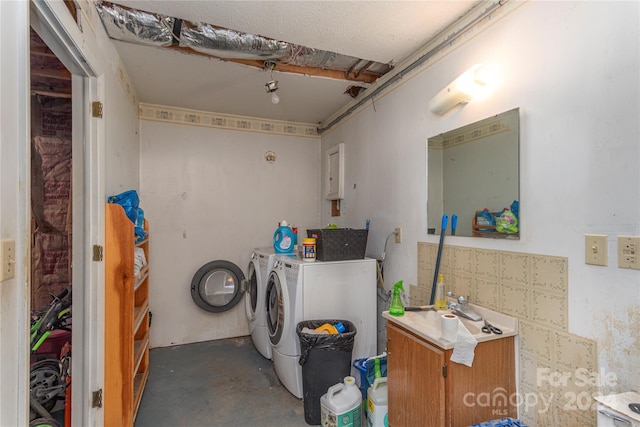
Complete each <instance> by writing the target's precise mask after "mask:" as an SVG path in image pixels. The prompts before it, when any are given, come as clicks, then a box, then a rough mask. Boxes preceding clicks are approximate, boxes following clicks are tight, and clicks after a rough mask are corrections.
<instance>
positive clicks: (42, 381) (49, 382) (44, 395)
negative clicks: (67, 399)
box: [29, 359, 65, 411]
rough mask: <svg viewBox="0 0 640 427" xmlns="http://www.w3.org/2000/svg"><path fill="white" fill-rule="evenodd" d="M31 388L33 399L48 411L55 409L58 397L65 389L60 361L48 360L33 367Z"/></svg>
mask: <svg viewBox="0 0 640 427" xmlns="http://www.w3.org/2000/svg"><path fill="white" fill-rule="evenodd" d="M29 386H30V391H31V397H33V398H34V399H35V400H36V401H37V402H38V403H39V404H41V405H42V406H44V408H45V409H46V410H47V411H50V410H51V409H53V407H54V406H55V405H56V401H57V400H58V395H59V394H60V392H61V391H63V390H64V388H65V384H64V383H63V382H62V378H61V366H60V361H59V360H57V359H46V360H41V361H39V362H36V363H34V364H33V365H31V375H30V381H29Z"/></svg>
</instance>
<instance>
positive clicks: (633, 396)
mask: <svg viewBox="0 0 640 427" xmlns="http://www.w3.org/2000/svg"><path fill="white" fill-rule="evenodd" d="M594 399H595V400H597V401H598V402H600V403H602V404H603V405H605V406H607V407H609V408H611V409H612V410H614V411H616V412H619V413H621V414H623V415H625V416H627V417H629V418H631V419H632V420H635V421H640V414H636V413H635V412H633V411H632V410H631V409H629V403H640V394H639V393H636V392H635V391H628V392H626V393H618V394H609V395H607V396H595V397H594Z"/></svg>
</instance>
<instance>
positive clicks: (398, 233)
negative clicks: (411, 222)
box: [395, 227, 402, 243]
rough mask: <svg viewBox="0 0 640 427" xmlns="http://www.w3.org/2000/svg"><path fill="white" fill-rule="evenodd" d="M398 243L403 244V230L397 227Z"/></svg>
mask: <svg viewBox="0 0 640 427" xmlns="http://www.w3.org/2000/svg"><path fill="white" fill-rule="evenodd" d="M395 233H396V243H402V228H400V227H396V231H395Z"/></svg>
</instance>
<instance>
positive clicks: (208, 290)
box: [191, 260, 244, 313]
mask: <svg viewBox="0 0 640 427" xmlns="http://www.w3.org/2000/svg"><path fill="white" fill-rule="evenodd" d="M243 281H244V274H242V270H240V268H239V267H238V266H237V265H235V264H234V263H232V262H229V261H222V260H217V261H211V262H208V263H206V264H205V265H203V266H202V267H200V269H199V270H198V271H197V272H196V274H195V275H194V276H193V279H192V280H191V298H193V301H194V302H195V303H196V304H197V305H198V307H200V308H201V309H203V310H206V311H209V312H212V313H221V312H223V311H227V310H230V309H231V308H233V307H234V306H235V305H236V304H238V302H239V301H240V300H241V299H242V295H243V292H242V282H243Z"/></svg>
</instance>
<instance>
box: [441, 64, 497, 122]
mask: <svg viewBox="0 0 640 427" xmlns="http://www.w3.org/2000/svg"><path fill="white" fill-rule="evenodd" d="M497 79H498V69H497V68H496V67H494V66H487V65H485V66H483V65H480V64H476V65H474V66H473V67H471V68H469V69H468V70H467V71H465V72H464V73H462V74H461V75H460V77H458V78H457V79H455V80H454V81H452V82H451V83H449V84H448V85H447V87H445V88H444V89H442V90H441V91H440V92H438V93H437V94H436V96H434V97H433V98H431V100H430V101H429V109H430V110H431V112H432V113H434V114H439V115H441V114H444V113H446V112H447V111H449V110H451V109H452V108H453V107H455V106H456V105H458V104H466V103H467V102H469V100H471V98H473V97H476V96H479V95H481V93H482V92H485V91H486V90H487V89H489V88H490V87H491V86H493V85H494V84H495V82H496V81H497Z"/></svg>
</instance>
